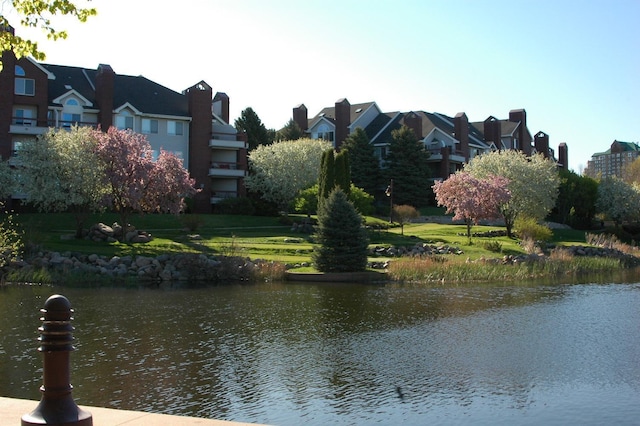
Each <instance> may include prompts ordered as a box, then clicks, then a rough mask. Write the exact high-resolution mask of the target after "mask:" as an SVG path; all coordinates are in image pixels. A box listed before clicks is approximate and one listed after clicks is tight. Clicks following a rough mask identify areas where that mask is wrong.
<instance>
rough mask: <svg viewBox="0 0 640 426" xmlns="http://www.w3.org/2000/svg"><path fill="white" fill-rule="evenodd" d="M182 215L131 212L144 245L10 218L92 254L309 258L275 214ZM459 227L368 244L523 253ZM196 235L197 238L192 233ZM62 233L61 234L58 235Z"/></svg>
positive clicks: (39, 240)
mask: <svg viewBox="0 0 640 426" xmlns="http://www.w3.org/2000/svg"><path fill="white" fill-rule="evenodd" d="M181 218H183V217H181V216H172V215H144V216H132V217H131V221H130V222H131V224H132V225H134V226H135V227H136V228H137V229H139V230H145V231H148V232H150V233H151V234H152V235H153V237H154V239H153V241H151V242H150V243H147V244H127V243H119V242H115V243H96V242H92V241H88V240H77V239H73V238H71V239H69V238H68V237H69V236H71V235H73V233H74V229H75V221H74V218H73V216H72V215H70V214H63V213H57V214H19V215H17V217H16V221H17V222H18V223H20V224H21V225H22V226H23V228H24V229H25V235H26V236H25V240H26V241H27V242H28V243H29V245H30V247H35V248H37V249H46V250H51V251H59V252H65V251H71V252H80V253H96V254H100V255H105V256H114V255H118V256H124V255H147V256H155V255H158V254H160V253H165V252H205V253H213V254H215V253H218V254H226V255H228V254H235V255H242V256H246V257H249V258H252V259H256V258H260V259H266V260H276V261H280V262H285V263H302V262H310V260H311V251H312V250H313V244H312V237H311V236H310V235H306V234H301V233H296V232H293V231H291V225H290V224H287V223H283V220H282V218H279V217H258V216H235V215H200V216H198V218H199V219H200V221H201V225H200V226H199V227H198V228H197V229H196V230H195V231H190V230H187V229H185V225H184V223H183V219H181ZM303 218H304V216H301V215H291V216H289V218H288V219H289V220H290V221H301V220H302V219H303ZM117 220H118V216H117V215H114V214H101V215H93V216H91V217H90V219H89V220H87V222H86V227H88V225H90V224H94V223H97V222H104V223H106V224H109V225H110V224H112V223H113V222H115V221H117ZM366 220H367V224H368V225H377V226H383V227H386V226H388V221H387V220H386V219H380V218H374V217H367V218H366ZM496 229H502V228H500V227H498V226H474V227H473V228H472V232H483V231H488V230H496ZM465 231H466V227H465V226H464V225H446V224H445V225H443V224H436V223H416V224H412V223H410V224H407V225H405V227H404V235H402V234H401V230H400V227H399V226H393V227H390V228H388V229H382V230H372V231H370V233H369V236H370V245H371V246H412V245H414V244H416V243H418V242H428V243H433V244H448V245H453V246H456V247H459V248H460V249H461V250H463V251H464V256H465V258H467V257H468V258H470V259H477V258H480V257H483V256H484V257H496V256H500V255H502V254H519V253H523V250H522V248H521V247H520V246H519V245H518V241H516V240H514V239H510V238H507V237H493V238H486V237H473V238H472V239H471V243H469V241H468V239H467V237H466V236H465V235H464V233H465ZM194 234H197V235H199V237H198V239H195V238H194V237H193V235H194ZM63 237H65V238H63ZM485 241H497V242H499V243H500V244H501V246H502V253H501V254H496V253H493V252H490V251H488V250H486V249H485V248H484V244H483V242H485ZM554 241H555V242H556V243H565V244H585V238H584V232H580V231H566V230H559V231H555V232H554Z"/></svg>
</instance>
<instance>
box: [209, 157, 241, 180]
mask: <svg viewBox="0 0 640 426" xmlns="http://www.w3.org/2000/svg"><path fill="white" fill-rule="evenodd" d="M246 174H247V172H246V171H245V170H243V169H242V168H240V167H239V164H238V163H228V162H224V161H214V162H213V163H211V168H210V169H209V176H211V177H236V178H241V177H245V176H246Z"/></svg>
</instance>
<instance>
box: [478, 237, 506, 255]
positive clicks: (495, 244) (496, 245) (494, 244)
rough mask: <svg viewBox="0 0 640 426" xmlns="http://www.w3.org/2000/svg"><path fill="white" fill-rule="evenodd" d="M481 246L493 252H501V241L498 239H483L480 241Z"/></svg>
mask: <svg viewBox="0 0 640 426" xmlns="http://www.w3.org/2000/svg"><path fill="white" fill-rule="evenodd" d="M482 247H483V248H484V249H485V250H489V251H491V252H494V253H500V252H502V243H501V242H500V241H493V240H492V241H485V242H483V243H482Z"/></svg>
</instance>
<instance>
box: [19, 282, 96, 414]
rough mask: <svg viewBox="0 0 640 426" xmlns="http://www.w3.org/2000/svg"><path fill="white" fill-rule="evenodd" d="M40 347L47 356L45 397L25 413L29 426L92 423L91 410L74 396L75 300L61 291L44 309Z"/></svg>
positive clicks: (50, 298) (44, 375)
mask: <svg viewBox="0 0 640 426" xmlns="http://www.w3.org/2000/svg"><path fill="white" fill-rule="evenodd" d="M40 312H42V314H43V317H42V318H40V320H41V321H42V327H40V328H38V331H39V332H40V338H39V339H38V340H39V341H40V347H39V348H38V350H39V351H40V352H42V354H43V357H44V361H43V362H44V364H43V367H44V369H43V384H42V386H40V392H42V398H41V399H40V403H39V404H38V406H37V407H36V409H35V410H34V411H33V412H31V413H30V414H25V415H24V416H22V426H25V425H60V426H72V425H74V426H75V425H77V426H92V425H93V418H92V417H91V413H88V412H86V411H83V410H81V409H80V407H78V406H77V405H76V403H75V401H74V400H73V397H72V396H71V390H72V389H73V386H71V383H70V365H69V353H70V352H71V351H73V350H74V349H75V348H74V347H73V344H72V342H73V335H72V332H73V326H72V325H71V320H72V319H73V318H72V317H71V314H72V313H73V309H71V303H69V300H68V299H67V298H66V297H64V296H62V295H59V294H54V295H53V296H51V297H49V298H48V299H47V301H46V302H45V303H44V309H41V310H40Z"/></svg>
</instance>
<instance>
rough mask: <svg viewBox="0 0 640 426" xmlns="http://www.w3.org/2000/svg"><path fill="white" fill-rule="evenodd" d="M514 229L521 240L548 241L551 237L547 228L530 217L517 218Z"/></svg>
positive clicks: (551, 234)
mask: <svg viewBox="0 0 640 426" xmlns="http://www.w3.org/2000/svg"><path fill="white" fill-rule="evenodd" d="M514 228H515V230H516V233H517V234H518V237H520V239H521V240H533V241H548V240H550V239H551V237H552V236H553V232H552V231H551V229H549V227H548V226H545V225H541V224H539V223H538V221H537V220H535V219H532V218H530V217H518V218H517V219H516V221H515V224H514Z"/></svg>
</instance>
